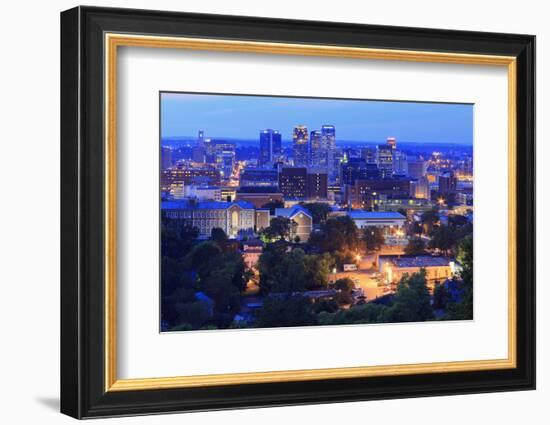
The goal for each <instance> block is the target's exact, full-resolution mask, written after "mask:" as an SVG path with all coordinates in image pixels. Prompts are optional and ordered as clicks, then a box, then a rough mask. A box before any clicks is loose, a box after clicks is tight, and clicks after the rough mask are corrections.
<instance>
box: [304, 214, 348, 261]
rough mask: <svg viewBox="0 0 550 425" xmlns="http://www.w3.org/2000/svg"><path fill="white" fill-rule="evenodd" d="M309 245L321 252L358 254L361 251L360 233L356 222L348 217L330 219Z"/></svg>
mask: <svg viewBox="0 0 550 425" xmlns="http://www.w3.org/2000/svg"><path fill="white" fill-rule="evenodd" d="M309 244H310V245H311V246H314V247H316V248H318V249H319V250H320V251H321V252H334V251H343V252H349V251H352V252H356V251H357V250H358V249H359V232H358V230H357V226H356V225H355V222H354V221H353V220H352V219H351V218H350V217H348V216H341V217H333V218H329V219H328V220H327V221H326V222H325V223H323V224H321V228H320V230H319V231H318V232H313V233H312V234H311V236H310V239H309Z"/></svg>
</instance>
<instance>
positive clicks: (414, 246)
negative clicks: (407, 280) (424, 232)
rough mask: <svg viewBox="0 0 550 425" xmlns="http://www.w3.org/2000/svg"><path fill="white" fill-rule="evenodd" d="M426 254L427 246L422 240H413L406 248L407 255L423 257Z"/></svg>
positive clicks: (410, 240)
mask: <svg viewBox="0 0 550 425" xmlns="http://www.w3.org/2000/svg"><path fill="white" fill-rule="evenodd" d="M425 253H426V244H425V243H424V241H423V240H422V239H421V238H411V239H409V243H408V244H407V246H406V247H405V254H407V255H422V254H425Z"/></svg>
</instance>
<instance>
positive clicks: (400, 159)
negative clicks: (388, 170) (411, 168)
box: [393, 149, 408, 175]
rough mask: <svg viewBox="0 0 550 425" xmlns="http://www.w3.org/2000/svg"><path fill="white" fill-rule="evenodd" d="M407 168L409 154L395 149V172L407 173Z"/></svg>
mask: <svg viewBox="0 0 550 425" xmlns="http://www.w3.org/2000/svg"><path fill="white" fill-rule="evenodd" d="M407 171H408V168H407V155H405V153H404V152H403V151H399V150H397V149H396V150H394V151H393V172H394V174H400V175H406V174H407Z"/></svg>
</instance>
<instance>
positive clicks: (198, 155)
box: [192, 130, 206, 162]
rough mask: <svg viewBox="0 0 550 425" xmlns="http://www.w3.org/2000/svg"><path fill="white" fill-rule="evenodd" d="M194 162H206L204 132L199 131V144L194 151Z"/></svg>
mask: <svg viewBox="0 0 550 425" xmlns="http://www.w3.org/2000/svg"><path fill="white" fill-rule="evenodd" d="M192 154H193V161H195V162H206V147H205V145H204V131H203V130H199V134H198V136H197V144H196V146H194V147H193V150H192Z"/></svg>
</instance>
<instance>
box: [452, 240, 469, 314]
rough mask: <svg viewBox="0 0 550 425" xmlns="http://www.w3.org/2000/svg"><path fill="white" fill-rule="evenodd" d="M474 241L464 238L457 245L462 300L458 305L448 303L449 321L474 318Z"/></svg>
mask: <svg viewBox="0 0 550 425" xmlns="http://www.w3.org/2000/svg"><path fill="white" fill-rule="evenodd" d="M473 257H474V240H473V237H472V236H471V235H470V236H466V237H465V238H464V239H463V240H462V242H461V243H460V245H459V248H458V255H457V260H458V261H459V262H460V264H461V266H462V272H461V276H460V277H461V278H462V289H463V291H462V292H463V294H462V299H461V301H460V302H458V303H450V304H449V306H448V309H447V319H449V320H471V319H473V317H474V291H473V276H474V262H473Z"/></svg>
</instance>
